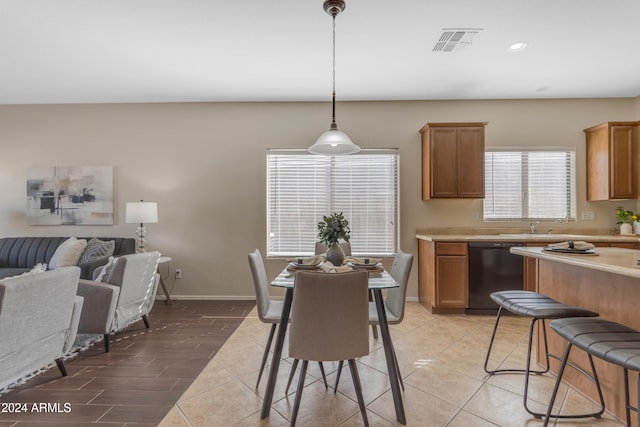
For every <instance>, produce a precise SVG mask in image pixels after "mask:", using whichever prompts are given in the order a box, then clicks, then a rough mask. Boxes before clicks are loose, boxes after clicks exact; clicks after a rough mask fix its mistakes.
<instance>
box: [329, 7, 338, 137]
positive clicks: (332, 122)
mask: <svg viewBox="0 0 640 427" xmlns="http://www.w3.org/2000/svg"><path fill="white" fill-rule="evenodd" d="M332 16H333V112H332V120H331V128H332V129H333V128H334V127H335V128H336V129H337V127H338V126H337V125H336V13H332Z"/></svg>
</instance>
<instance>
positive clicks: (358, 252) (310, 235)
mask: <svg viewBox="0 0 640 427" xmlns="http://www.w3.org/2000/svg"><path fill="white" fill-rule="evenodd" d="M278 155H285V156H300V157H301V158H304V159H305V160H306V161H311V162H313V163H316V162H315V161H314V160H313V159H314V158H317V159H318V160H319V161H321V162H324V163H328V166H327V165H321V166H319V167H321V168H327V167H328V168H329V171H326V170H325V171H324V172H323V173H319V174H313V175H314V179H315V178H318V182H317V183H316V182H315V181H314V182H313V183H312V184H311V185H315V188H317V189H319V190H322V191H324V192H325V193H326V194H324V195H319V199H320V202H319V203H318V204H317V206H319V207H318V208H315V207H316V204H315V202H313V203H312V204H313V205H314V207H313V208H309V207H308V208H309V209H312V210H313V211H314V212H317V214H311V215H313V218H314V219H313V222H312V223H311V221H310V217H311V216H305V217H304V219H303V221H304V222H305V224H304V227H305V228H304V235H302V234H301V233H302V231H300V230H298V231H297V232H294V233H297V235H298V237H297V238H298V240H299V241H298V242H297V243H296V242H295V241H294V244H297V246H298V248H297V249H296V248H294V247H288V248H287V247H286V244H281V243H278V242H275V244H274V242H273V241H272V240H273V239H274V238H275V235H273V233H278V227H282V225H281V224H277V222H278V219H279V218H282V217H284V216H283V215H282V214H281V213H277V212H276V211H277V210H278V209H280V207H278V206H276V204H277V200H276V198H277V197H278V195H276V194H272V193H273V192H275V191H278V190H276V189H275V188H274V186H275V185H278V183H277V182H276V181H277V180H278V179H281V180H283V179H282V178H278V177H274V176H273V175H274V174H275V173H276V172H277V170H276V169H274V168H273V166H272V165H271V162H272V161H277V158H275V157H274V158H271V157H270V156H278ZM371 155H391V156H392V158H390V159H388V160H387V161H386V163H387V164H386V165H382V167H385V168H390V172H392V173H394V175H395V176H391V177H388V179H385V178H383V179H382V180H383V181H388V184H389V185H390V186H391V190H390V189H389V188H385V190H380V191H382V192H383V193H384V192H385V191H386V193H385V194H384V195H382V196H380V198H377V197H376V196H373V199H372V200H374V201H373V203H375V202H376V201H378V202H379V203H385V204H386V203H387V202H388V201H391V200H392V199H393V207H392V208H389V209H387V210H385V211H384V215H383V218H384V219H385V220H384V222H383V224H388V227H385V226H384V225H383V226H381V227H376V224H375V222H376V221H373V224H369V225H366V226H365V227H373V228H372V230H374V231H375V230H378V231H379V232H380V233H382V236H383V237H382V240H377V242H378V243H376V244H373V247H362V246H363V241H362V240H361V239H358V238H357V236H358V234H356V233H361V234H360V235H364V233H367V230H365V231H364V232H362V231H360V232H359V231H357V228H358V227H359V226H364V225H362V224H358V223H357V219H355V218H353V216H354V215H351V214H349V213H348V212H349V209H351V210H358V209H361V212H362V215H363V216H366V214H367V213H369V216H371V215H370V212H371V210H370V209H367V208H366V206H371V204H369V205H367V203H370V202H368V201H365V202H364V204H363V205H360V204H358V203H352V202H351V200H352V199H351V198H350V197H349V196H348V195H347V196H346V199H345V197H344V196H343V197H342V199H343V200H348V201H345V202H344V203H345V204H346V205H349V206H348V207H347V206H337V205H335V203H336V200H335V199H336V197H333V196H332V193H333V191H336V189H335V188H336V181H337V180H338V179H340V178H344V177H345V174H344V169H341V170H340V171H337V169H335V168H336V163H337V162H344V161H349V159H354V158H358V157H361V156H371ZM289 161H291V160H290V159H289ZM266 163H267V164H266V175H267V180H266V181H267V182H266V187H267V188H266V210H267V212H266V214H267V224H266V248H267V249H266V254H267V258H282V257H290V256H298V255H302V256H305V255H313V253H314V246H315V242H316V241H317V228H316V225H317V223H318V222H319V221H321V220H322V216H323V215H329V214H330V213H332V212H344V213H345V216H346V217H347V219H348V220H349V222H350V224H349V225H350V227H351V239H350V243H351V245H352V254H353V255H354V256H374V257H382V258H385V257H391V256H393V255H394V254H395V253H396V252H397V250H398V248H399V247H400V154H399V151H398V150H397V149H364V150H361V151H360V152H359V153H356V154H351V155H348V156H322V155H314V154H310V153H308V152H307V151H306V150H287V149H268V150H267V153H266ZM372 163H375V162H372ZM358 165H359V166H363V164H357V165H356V166H358ZM298 172H302V173H305V172H307V171H298ZM358 172H359V171H358V170H356V173H355V175H351V174H350V173H347V174H346V175H348V177H347V179H349V180H350V181H349V182H350V183H353V181H351V180H352V179H353V180H355V181H356V183H357V184H362V185H369V184H371V185H376V182H377V181H380V175H376V174H375V173H374V174H371V175H366V174H365V178H364V181H358V178H361V177H362V175H360V174H358ZM293 173H297V172H293ZM325 173H326V174H327V175H328V176H327V177H325V176H324V174H325ZM298 177H300V178H301V176H300V175H298ZM300 178H299V179H300ZM371 178H373V183H372V182H371ZM325 179H328V181H323V180H325ZM363 183H364V184H363ZM307 184H308V182H307ZM280 185H282V184H280ZM338 186H339V185H338ZM348 187H351V186H348ZM375 188H378V186H376V187H375ZM294 191H295V190H294ZM380 191H378V193H379V192H380ZM389 191H391V193H390V194H389V193H388V192H389ZM320 192H321V191H318V193H320ZM318 193H316V194H318ZM372 193H376V192H375V191H366V193H365V194H372ZM348 194H351V193H348ZM356 194H357V193H356ZM327 196H328V197H327ZM364 199H366V200H368V199H369V197H365V198H364ZM289 203H290V202H289ZM294 203H295V202H294ZM323 205H325V206H323ZM363 206H364V207H363ZM374 212H377V211H374ZM303 214H304V215H309V214H310V212H305V213H303ZM356 216H357V215H356ZM389 218H390V221H391V222H388V223H387V221H386V219H389ZM354 220H355V221H356V222H355V223H354ZM377 222H380V220H378V221H377ZM311 224H312V225H311ZM378 225H379V224H378ZM354 227H355V228H356V230H354ZM279 234H280V235H283V234H282V232H279ZM372 234H373V233H372ZM300 236H302V237H300ZM294 240H295V237H294ZM380 241H382V242H383V246H382V247H381V246H380V245H379V242H380ZM364 243H365V244H366V240H365V242H364ZM279 245H280V246H279ZM277 246H279V247H277ZM283 246H284V247H283Z"/></svg>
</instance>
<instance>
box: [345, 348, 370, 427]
mask: <svg viewBox="0 0 640 427" xmlns="http://www.w3.org/2000/svg"><path fill="white" fill-rule="evenodd" d="M349 369H350V370H351V378H353V386H354V388H355V389H356V396H357V397H358V406H359V407H360V413H361V414H362V420H363V421H364V425H365V427H369V419H368V418H367V408H365V406H364V397H363V396H362V385H361V384H360V376H359V375H358V367H357V366H356V361H355V359H349Z"/></svg>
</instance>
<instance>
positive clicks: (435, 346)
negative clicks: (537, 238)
mask: <svg viewBox="0 0 640 427" xmlns="http://www.w3.org/2000/svg"><path fill="white" fill-rule="evenodd" d="M253 307H254V303H253V302H250V301H224V302H220V301H178V302H177V303H176V304H174V305H171V306H166V305H164V304H160V303H159V304H158V305H157V306H156V307H154V310H153V311H152V313H151V316H150V319H151V322H152V328H151V332H149V331H146V330H145V329H144V327H143V326H140V325H132V326H131V328H130V329H129V330H128V331H126V332H124V333H120V334H118V335H117V336H116V337H115V339H114V340H113V341H112V344H111V345H112V347H111V348H112V351H111V353H110V354H108V355H105V354H104V353H102V351H101V347H100V346H97V347H96V348H94V349H91V350H89V351H87V352H84V353H83V354H81V355H80V356H79V357H78V358H77V359H74V360H72V361H70V362H68V364H67V367H68V369H69V371H70V376H69V377H67V378H61V377H60V376H59V374H58V372H57V369H55V368H54V369H52V370H50V371H48V372H47V373H45V374H43V375H40V376H38V377H36V378H35V379H33V380H31V381H30V382H28V383H27V384H26V385H24V386H22V387H20V388H19V389H16V390H14V391H12V392H10V393H8V394H6V395H3V396H2V397H0V403H1V402H21V401H24V402H31V401H40V402H56V401H65V402H66V401H70V402H72V403H73V410H72V412H71V413H70V414H33V413H32V414H22V415H20V416H15V415H12V416H9V415H8V414H0V427H9V426H11V427H52V426H60V427H62V426H64V427H80V426H91V425H96V426H107V427H129V426H137V427H150V426H156V425H160V426H161V427H200V426H202V427H215V426H224V427H227V426H261V427H265V426H287V425H289V416H290V413H291V406H292V404H293V393H294V390H293V389H292V390H290V391H289V394H288V395H286V396H285V393H284V387H285V385H286V380H287V376H288V374H289V369H288V367H289V366H290V360H288V359H286V360H284V361H283V362H282V367H281V369H280V374H279V379H278V384H277V387H276V392H275V396H274V404H273V408H272V410H271V414H270V416H269V418H267V419H265V420H260V407H261V404H262V396H263V392H264V386H265V383H266V373H265V376H263V379H262V381H261V384H260V387H259V388H258V390H256V389H255V382H256V379H257V373H258V368H259V363H260V358H261V356H262V351H263V349H264V345H265V343H266V339H267V335H268V331H269V326H268V325H265V324H262V323H261V322H260V321H259V320H258V319H257V317H256V314H255V308H253ZM247 313H248V316H247V317H246V319H244V320H243V318H244V316H245V315H247ZM493 320H494V318H493V317H492V316H436V315H431V314H429V313H428V312H427V311H426V310H425V309H424V308H423V307H422V306H420V305H419V304H417V303H407V309H406V315H405V320H404V322H403V323H401V324H400V325H396V326H392V327H391V333H392V336H393V339H394V343H395V347H396V352H397V355H398V359H399V362H400V367H401V371H402V376H403V378H404V383H405V387H406V391H405V392H404V393H403V398H404V404H405V410H406V415H407V421H408V424H407V425H409V426H420V427H430V426H433V427H443V426H449V427H475V426H478V427H485V426H503V427H519V426H523V427H530V426H541V425H542V422H541V421H540V420H536V419H534V418H532V417H531V416H529V415H528V414H527V413H526V412H525V411H524V409H523V408H522V384H523V383H522V376H520V375H499V376H493V377H489V376H487V375H486V374H485V373H484V371H483V369H482V364H483V361H484V353H485V351H486V347H487V344H488V342H489V337H490V334H491V328H492V325H493ZM501 324H502V326H503V327H504V329H501V335H500V336H499V338H498V339H500V342H499V343H498V344H497V345H496V347H495V351H496V352H495V359H494V360H493V362H494V363H495V364H496V365H497V364H501V365H518V366H521V365H522V364H523V363H524V356H525V349H526V335H527V329H528V321H527V320H526V319H522V318H517V317H509V318H505V319H504V320H503V321H502V323H501ZM227 337H228V338H227ZM225 340H226V341H225ZM220 346H221V347H220ZM284 354H286V348H285V352H284ZM358 363H359V371H360V376H361V380H362V382H363V388H364V396H365V401H366V404H367V413H368V417H369V422H370V425H371V426H394V425H399V424H397V423H396V422H395V412H394V409H393V408H394V407H393V401H392V398H391V392H390V390H389V381H388V378H387V375H386V365H385V359H384V354H383V351H382V346H381V344H380V343H379V342H377V341H375V340H373V338H372V341H371V353H370V355H369V356H367V357H364V358H361V359H360V360H359V362H358ZM336 367H337V365H336V364H335V363H326V364H325V368H326V369H327V374H328V380H329V384H331V385H332V384H333V380H334V378H335V369H336ZM309 368H310V371H309V373H308V378H307V386H306V388H305V391H304V394H303V398H302V404H301V408H300V413H299V416H298V424H297V425H299V426H302V427H308V426H311V427H314V426H328V427H333V426H336V427H337V426H340V427H351V426H361V425H362V419H361V417H360V414H359V411H358V406H357V403H356V399H355V395H354V392H353V386H352V383H351V379H350V377H349V373H348V369H347V370H344V371H343V374H342V378H341V381H340V387H339V390H338V393H336V394H334V393H333V390H332V389H329V390H328V391H327V390H325V388H324V386H323V384H322V381H321V379H320V374H319V370H318V368H317V364H310V366H309ZM532 381H533V384H532V389H531V392H530V396H531V397H532V398H533V401H532V402H531V405H532V406H533V407H534V408H538V409H540V410H542V409H543V408H544V403H545V400H546V399H547V396H548V394H549V391H550V388H551V387H552V386H553V379H552V378H551V377H548V376H544V377H542V378H540V377H535V378H534V380H532ZM294 384H295V382H294ZM294 387H295V385H294ZM176 402H177V403H176ZM560 405H562V406H561V408H562V409H563V410H572V411H575V410H581V409H582V410H583V409H585V408H592V407H593V405H592V404H591V403H590V402H588V401H586V400H585V399H584V398H582V397H581V396H580V395H578V394H577V393H576V392H574V391H572V390H571V389H569V388H567V387H564V388H563V389H562V393H561V398H559V407H560ZM165 415H166V416H165ZM556 425H557V426H604V427H613V426H620V425H622V424H621V423H619V422H617V421H615V420H613V419H612V418H611V417H608V416H606V417H604V418H603V419H601V420H593V419H591V420H582V421H575V420H573V421H562V422H558V423H557V424H556Z"/></svg>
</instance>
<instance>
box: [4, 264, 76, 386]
mask: <svg viewBox="0 0 640 427" xmlns="http://www.w3.org/2000/svg"><path fill="white" fill-rule="evenodd" d="M79 278H80V268H78V267H61V268H59V269H56V270H50V271H45V272H43V273H37V274H25V275H21V276H15V277H7V278H4V279H2V280H1V281H0V343H1V344H0V390H1V389H3V388H4V387H6V386H9V385H10V384H12V383H14V382H15V381H17V380H19V379H21V378H24V377H26V376H28V375H30V374H32V373H34V372H37V371H39V370H40V369H42V368H45V367H47V366H48V365H49V364H50V363H51V362H53V361H54V360H55V361H56V363H57V365H58V368H59V369H60V372H61V373H62V375H63V376H66V375H67V370H66V368H65V366H64V362H63V356H64V355H65V354H66V353H68V352H69V351H70V350H71V348H72V345H73V342H74V339H75V336H76V330H77V328H78V320H79V318H80V312H81V310H82V303H83V301H82V298H81V297H79V296H77V295H76V289H77V287H78V279H79Z"/></svg>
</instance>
